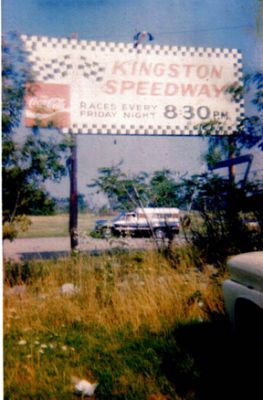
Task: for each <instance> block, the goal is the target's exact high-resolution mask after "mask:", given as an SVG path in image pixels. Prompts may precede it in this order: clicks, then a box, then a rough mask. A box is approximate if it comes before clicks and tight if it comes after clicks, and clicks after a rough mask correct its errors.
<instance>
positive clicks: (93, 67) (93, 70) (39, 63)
mask: <svg viewBox="0 0 263 400" xmlns="http://www.w3.org/2000/svg"><path fill="white" fill-rule="evenodd" d="M29 60H30V61H31V63H32V66H33V70H34V72H35V73H36V74H37V77H38V79H40V80H41V81H48V80H60V79H63V78H66V77H68V76H70V75H71V73H72V70H73V67H74V62H73V60H72V56H71V55H70V54H66V55H64V56H63V57H60V59H59V60H58V59H55V58H50V59H49V60H48V62H46V61H43V60H42V59H41V58H40V57H39V56H36V55H35V54H32V55H30V57H29ZM80 60H81V61H80V62H79V63H78V65H77V66H76V68H77V69H78V70H79V71H82V75H83V77H84V78H86V79H89V80H93V81H96V82H99V81H102V79H103V73H104V71H105V68H104V67H102V66H101V65H99V63H97V62H88V61H87V59H86V57H84V56H81V57H80Z"/></svg>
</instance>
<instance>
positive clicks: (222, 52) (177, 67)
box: [22, 35, 244, 135]
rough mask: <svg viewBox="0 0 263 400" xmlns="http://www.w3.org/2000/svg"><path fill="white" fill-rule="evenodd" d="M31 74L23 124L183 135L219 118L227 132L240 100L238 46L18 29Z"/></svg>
mask: <svg viewBox="0 0 263 400" xmlns="http://www.w3.org/2000/svg"><path fill="white" fill-rule="evenodd" d="M22 40H23V41H24V44H25V48H26V50H27V52H28V54H29V59H30V61H31V62H32V67H33V71H34V73H35V80H36V85H35V90H33V93H32V92H31V93H30V92H29V94H28V97H27V100H26V110H25V114H26V123H27V124H28V125H31V126H32V124H34V121H38V122H39V123H42V125H43V126H44V125H45V124H48V122H54V121H55V124H57V126H58V127H60V128H61V129H63V130H65V131H71V132H73V133H77V134H79V133H82V134H138V135H148V134H149V135H151V134H154V135H189V134H192V135H193V134H198V132H199V129H198V128H199V127H200V124H202V123H205V122H211V121H213V122H214V121H218V122H220V123H221V124H222V126H223V129H222V130H221V133H224V134H231V133H232V131H233V127H235V126H236V124H237V122H238V120H239V119H240V118H241V117H242V116H243V115H244V104H243V100H242V99H240V101H239V102H233V101H232V100H231V96H230V95H229V94H227V93H226V89H227V88H228V87H229V86H230V85H233V84H234V83H238V84H241V80H242V65H241V63H242V61H241V54H240V53H239V52H238V50H236V49H218V48H202V47H197V48H196V47H175V46H158V45H155V46H150V45H146V46H142V45H139V46H138V47H136V48H134V46H133V44H124V43H105V42H99V43H98V42H88V41H85V40H76V39H66V38H62V39H59V38H48V37H39V36H30V37H29V36H25V35H23V36H22Z"/></svg>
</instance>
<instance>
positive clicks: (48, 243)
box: [3, 237, 155, 260]
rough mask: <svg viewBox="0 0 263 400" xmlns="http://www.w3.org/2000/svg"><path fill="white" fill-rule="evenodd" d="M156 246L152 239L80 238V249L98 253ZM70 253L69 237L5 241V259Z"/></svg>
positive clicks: (22, 258)
mask: <svg viewBox="0 0 263 400" xmlns="http://www.w3.org/2000/svg"><path fill="white" fill-rule="evenodd" d="M154 246H155V244H154V242H153V241H152V240H151V239H141V238H140V239H134V238H125V239H109V240H105V239H93V238H91V237H87V238H80V240H79V251H83V252H89V253H92V254H96V253H99V252H102V251H106V250H110V249H116V248H123V249H150V248H153V247H154ZM69 254H70V239H69V238H68V237H52V238H32V239H15V240H14V241H13V242H10V241H8V240H5V241H4V245H3V255H4V258H5V259H12V260H26V259H31V258H52V257H60V256H66V255H69Z"/></svg>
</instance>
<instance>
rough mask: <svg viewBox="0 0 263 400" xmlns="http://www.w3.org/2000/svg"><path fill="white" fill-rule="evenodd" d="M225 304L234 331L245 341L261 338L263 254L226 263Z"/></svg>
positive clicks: (244, 256) (242, 257)
mask: <svg viewBox="0 0 263 400" xmlns="http://www.w3.org/2000/svg"><path fill="white" fill-rule="evenodd" d="M228 268H229V272H230V278H229V279H228V280H226V281H224V282H223V294H224V302H225V308H226V311H227V314H228V316H229V318H230V321H231V323H232V326H233V328H234V330H235V331H236V332H237V333H238V334H240V335H242V336H243V337H244V338H246V339H245V340H246V341H247V342H248V341H249V338H251V340H252V341H253V342H256V341H257V338H258V339H259V340H260V343H261V341H262V337H263V251H255V252H249V253H243V254H239V255H236V256H233V257H231V258H230V259H229V261H228Z"/></svg>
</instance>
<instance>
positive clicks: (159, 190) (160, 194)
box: [149, 169, 179, 207]
mask: <svg viewBox="0 0 263 400" xmlns="http://www.w3.org/2000/svg"><path fill="white" fill-rule="evenodd" d="M178 188H179V185H178V184H176V183H175V180H174V179H173V177H172V173H171V171H170V170H168V169H163V170H162V171H155V172H154V173H153V176H152V177H151V179H150V182H149V202H150V206H151V207H178V205H179V194H178Z"/></svg>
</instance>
